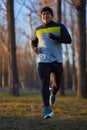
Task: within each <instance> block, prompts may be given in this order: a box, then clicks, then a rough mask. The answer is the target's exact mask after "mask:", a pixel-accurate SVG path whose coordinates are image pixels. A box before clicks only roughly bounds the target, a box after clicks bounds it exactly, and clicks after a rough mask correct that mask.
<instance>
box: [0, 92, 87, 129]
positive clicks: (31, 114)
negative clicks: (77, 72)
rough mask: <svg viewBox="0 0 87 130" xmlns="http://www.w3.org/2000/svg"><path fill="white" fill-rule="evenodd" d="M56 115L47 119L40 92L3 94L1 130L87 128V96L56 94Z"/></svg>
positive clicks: (0, 108)
mask: <svg viewBox="0 0 87 130" xmlns="http://www.w3.org/2000/svg"><path fill="white" fill-rule="evenodd" d="M52 109H53V112H54V116H53V117H52V118H50V119H48V120H44V119H43V104H42V98H41V95H40V94H33V93H31V94H22V95H21V96H20V97H13V96H9V95H8V94H6V93H3V94H0V130H87V99H81V100H78V99H77V98H76V97H75V96H70V95H68V96H65V97H59V96H57V98H56V104H55V106H53V107H52Z"/></svg>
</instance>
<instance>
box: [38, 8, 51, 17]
mask: <svg viewBox="0 0 87 130" xmlns="http://www.w3.org/2000/svg"><path fill="white" fill-rule="evenodd" d="M44 11H48V12H50V14H51V15H52V17H53V10H52V9H51V8H50V7H44V8H42V10H41V14H42V13H43V12H44Z"/></svg>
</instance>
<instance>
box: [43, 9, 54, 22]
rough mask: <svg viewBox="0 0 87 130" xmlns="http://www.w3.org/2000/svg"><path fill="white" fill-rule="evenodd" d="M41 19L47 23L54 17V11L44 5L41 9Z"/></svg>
mask: <svg viewBox="0 0 87 130" xmlns="http://www.w3.org/2000/svg"><path fill="white" fill-rule="evenodd" d="M41 19H42V22H43V23H44V24H47V23H49V22H51V21H52V19H53V11H52V9H51V8H50V7H44V8H42V10H41Z"/></svg>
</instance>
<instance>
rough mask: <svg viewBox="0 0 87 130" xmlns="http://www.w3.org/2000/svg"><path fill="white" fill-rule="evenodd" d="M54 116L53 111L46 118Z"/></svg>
mask: <svg viewBox="0 0 87 130" xmlns="http://www.w3.org/2000/svg"><path fill="white" fill-rule="evenodd" d="M52 116H53V112H51V113H49V114H47V115H45V116H44V119H48V118H51V117H52Z"/></svg>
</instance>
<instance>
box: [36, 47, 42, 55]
mask: <svg viewBox="0 0 87 130" xmlns="http://www.w3.org/2000/svg"><path fill="white" fill-rule="evenodd" d="M35 52H36V54H37V55H39V54H40V53H41V48H40V47H36V49H35Z"/></svg>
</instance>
